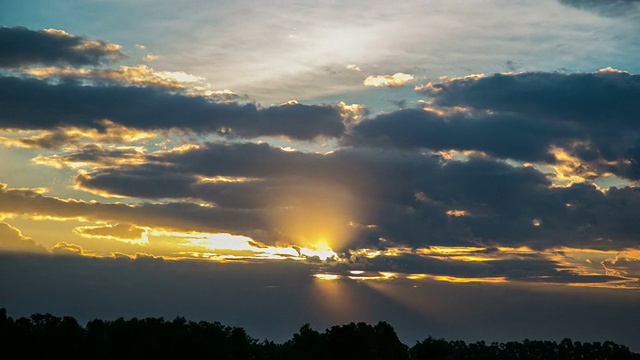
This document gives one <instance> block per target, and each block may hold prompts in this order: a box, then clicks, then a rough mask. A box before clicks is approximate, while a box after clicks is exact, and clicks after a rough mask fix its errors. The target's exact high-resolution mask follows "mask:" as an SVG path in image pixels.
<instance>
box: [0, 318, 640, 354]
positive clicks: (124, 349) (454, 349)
mask: <svg viewBox="0 0 640 360" xmlns="http://www.w3.org/2000/svg"><path fill="white" fill-rule="evenodd" d="M0 348H1V349H2V353H1V355H0V358H2V359H5V358H6V359H42V358H63V359H86V358H90V359H140V358H198V359H200V358H202V359H222V360H232V359H233V360H235V359H248V360H262V359H264V360H276V359H277V360H289V359H291V360H294V359H295V360H339V359H348V360H358V359H367V360H370V359H371V360H386V359H394V360H396V359H397V360H409V359H411V360H451V359H455V360H466V359H469V360H471V359H473V360H490V359H491V360H493V359H496V360H511V359H518V360H577V359H580V360H640V354H635V353H633V352H631V351H630V350H629V348H628V347H626V346H622V345H618V344H616V343H614V342H611V341H605V342H604V343H600V342H594V343H581V342H578V341H576V342H573V341H571V340H570V339H564V340H562V341H561V342H560V343H556V342H553V341H531V340H524V341H523V342H506V343H492V344H490V345H487V344H486V343H485V342H484V341H479V342H476V343H470V344H467V343H465V342H464V341H460V340H456V341H447V340H444V339H434V338H432V337H428V338H427V339H425V340H423V341H418V342H417V343H416V344H415V345H414V346H413V347H411V348H410V349H409V348H408V347H407V346H406V345H404V344H403V343H402V342H400V340H399V339H398V336H397V335H396V333H395V331H394V329H393V327H392V326H391V325H389V324H388V323H386V322H379V323H378V324H376V325H375V326H371V325H369V324H366V323H350V324H346V325H339V326H333V327H331V328H329V329H327V330H325V332H324V333H321V332H318V331H316V330H314V329H312V328H311V326H310V325H309V324H305V325H303V326H302V327H301V328H300V330H299V331H298V332H297V333H295V334H294V335H293V337H292V338H291V339H290V340H288V341H286V342H285V343H284V344H282V345H280V344H276V343H274V342H272V341H267V340H265V341H262V342H258V341H257V340H256V339H254V338H252V337H250V336H249V335H247V333H246V332H245V330H244V329H242V328H238V327H229V326H224V325H222V324H220V323H218V322H213V323H209V322H206V321H201V322H193V321H187V320H186V319H185V318H183V317H178V318H175V319H174V320H173V321H166V320H164V319H163V318H145V319H137V318H132V319H129V320H125V319H123V318H118V319H116V320H114V321H104V320H92V321H89V322H88V323H87V325H86V326H85V327H82V326H80V325H79V324H78V322H77V321H76V320H75V319H74V318H72V317H69V316H65V317H62V318H60V317H57V316H54V315H51V314H34V315H32V316H30V317H29V318H26V317H21V318H19V319H17V320H13V319H12V318H11V317H9V316H7V312H6V310H5V309H0Z"/></svg>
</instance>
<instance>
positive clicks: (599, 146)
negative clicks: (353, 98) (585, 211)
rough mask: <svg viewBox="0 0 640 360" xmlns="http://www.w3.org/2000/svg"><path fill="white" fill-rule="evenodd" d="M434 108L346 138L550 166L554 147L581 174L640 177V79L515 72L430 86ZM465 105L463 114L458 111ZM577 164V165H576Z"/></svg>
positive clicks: (425, 89)
mask: <svg viewBox="0 0 640 360" xmlns="http://www.w3.org/2000/svg"><path fill="white" fill-rule="evenodd" d="M418 90H419V92H421V93H423V94H425V95H428V96H430V97H432V98H433V104H434V106H436V107H437V108H440V109H442V108H444V109H445V110H444V111H443V112H438V110H437V108H436V110H432V111H420V110H403V111H398V112H394V113H390V114H383V115H379V116H377V117H376V118H373V119H370V120H367V121H362V122H361V123H359V124H357V125H356V126H354V127H353V128H352V131H351V136H350V137H349V138H346V139H345V140H344V141H345V143H346V144H351V145H359V146H363V145H370V146H386V147H395V148H405V149H417V148H426V149H431V150H476V151H481V152H484V153H486V154H488V155H490V156H492V157H496V158H502V159H515V160H520V161H527V162H538V163H546V164H555V163H556V162H557V161H558V155H559V154H557V153H555V152H554V148H556V149H561V150H562V151H564V152H565V153H566V154H568V155H570V156H573V157H575V158H577V160H578V161H580V162H581V163H582V164H581V166H578V167H576V168H574V169H573V170H572V171H574V172H575V173H576V174H579V175H581V176H584V177H587V178H588V177H590V176H599V175H602V174H605V173H613V174H616V175H618V176H620V177H624V178H627V179H632V180H635V179H638V176H639V175H638V174H640V170H639V166H640V165H639V164H640V161H639V160H638V156H639V154H640V152H639V151H638V148H639V146H638V144H639V143H640V127H638V122H637V119H638V118H640V110H639V108H638V106H637V99H638V98H640V76H639V75H631V74H628V73H624V72H620V71H616V70H612V69H605V70H603V71H600V72H598V73H580V74H561V73H538V72H535V73H520V74H513V75H511V74H496V75H492V76H488V77H467V78H460V79H453V80H450V81H445V82H442V83H435V84H433V83H432V84H428V85H426V86H422V87H419V88H418ZM461 108H462V109H461ZM573 166H575V165H573Z"/></svg>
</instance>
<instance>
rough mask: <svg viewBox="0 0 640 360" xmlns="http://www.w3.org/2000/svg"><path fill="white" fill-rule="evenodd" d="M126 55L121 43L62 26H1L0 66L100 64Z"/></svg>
mask: <svg viewBox="0 0 640 360" xmlns="http://www.w3.org/2000/svg"><path fill="white" fill-rule="evenodd" d="M123 57H124V53H123V52H122V51H121V50H120V47H119V46H117V45H113V44H109V43H107V42H104V41H101V40H88V39H87V38H85V37H81V36H76V35H71V34H68V33H66V32H64V31H60V30H52V29H49V30H37V31H36V30H29V29H27V28H24V27H12V28H9V27H0V67H5V68H19V67H23V66H29V65H36V64H42V65H72V66H83V65H100V64H103V63H107V62H112V61H116V60H118V59H121V58H123Z"/></svg>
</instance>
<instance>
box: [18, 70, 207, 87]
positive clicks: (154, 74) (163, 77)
mask: <svg viewBox="0 0 640 360" xmlns="http://www.w3.org/2000/svg"><path fill="white" fill-rule="evenodd" d="M24 73H25V74H28V75H33V76H36V77H38V78H40V79H51V78H61V79H65V80H67V81H68V80H71V79H74V80H85V81H86V80H91V81H93V82H98V83H102V82H108V83H113V82H115V83H120V84H125V85H131V84H135V85H153V86H162V87H167V88H175V89H184V85H183V83H189V82H194V81H198V80H199V79H202V78H198V77H195V76H193V75H189V74H186V73H182V74H180V73H172V72H166V71H165V72H162V71H155V70H154V69H152V68H150V67H148V66H146V65H136V66H120V67H119V68H117V69H77V68H70V67H65V68H61V67H44V68H41V67H36V68H30V69H25V70H24ZM183 74H184V75H183Z"/></svg>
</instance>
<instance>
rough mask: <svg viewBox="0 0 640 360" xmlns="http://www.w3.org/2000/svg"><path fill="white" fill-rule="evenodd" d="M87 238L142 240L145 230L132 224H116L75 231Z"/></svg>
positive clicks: (88, 227) (82, 227)
mask: <svg viewBox="0 0 640 360" xmlns="http://www.w3.org/2000/svg"><path fill="white" fill-rule="evenodd" d="M74 230H75V231H76V232H77V233H78V234H80V235H81V236H85V237H98V238H116V239H123V240H140V239H142V235H143V234H145V233H146V231H145V229H143V228H140V227H137V226H135V225H131V224H115V225H106V226H80V227H77V228H75V229H74Z"/></svg>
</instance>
